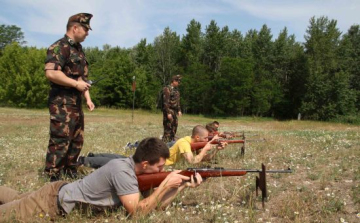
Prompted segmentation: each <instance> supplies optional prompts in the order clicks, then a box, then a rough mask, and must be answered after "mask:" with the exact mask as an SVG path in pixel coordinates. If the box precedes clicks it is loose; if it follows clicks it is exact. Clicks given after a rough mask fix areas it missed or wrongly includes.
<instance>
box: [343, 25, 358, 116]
mask: <svg viewBox="0 0 360 223" xmlns="http://www.w3.org/2000/svg"><path fill="white" fill-rule="evenodd" d="M338 54H339V58H340V63H341V64H340V65H341V69H342V70H344V71H345V72H347V73H349V75H350V77H349V79H350V88H351V89H352V90H354V91H355V94H356V108H357V110H358V111H360V65H359V61H360V26H359V25H353V26H351V27H350V29H349V30H348V32H347V33H346V34H345V35H344V36H343V38H342V40H341V43H340V50H339V52H338Z"/></svg>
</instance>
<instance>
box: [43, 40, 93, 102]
mask: <svg viewBox="0 0 360 223" xmlns="http://www.w3.org/2000/svg"><path fill="white" fill-rule="evenodd" d="M45 70H61V71H62V72H63V73H64V74H65V75H66V76H68V77H69V78H72V79H76V80H77V79H78V78H79V77H82V78H83V79H84V80H85V81H86V80H87V78H88V62H87V60H86V57H85V53H84V52H83V50H82V46H81V44H80V43H75V42H74V41H73V40H72V39H71V38H69V37H68V36H67V35H65V36H64V37H63V38H61V39H59V40H58V41H56V42H55V43H53V44H52V45H51V46H50V47H49V48H48V50H47V56H46V60H45ZM50 85H51V91H50V95H49V102H50V103H52V102H51V101H53V100H56V97H57V96H59V94H61V96H62V97H64V98H62V99H59V100H62V101H63V102H62V104H78V103H79V100H81V92H79V91H78V90H77V89H75V88H71V87H65V86H61V85H58V84H55V83H52V82H50ZM66 92H68V93H69V94H67V93H66ZM74 96H75V97H74Z"/></svg>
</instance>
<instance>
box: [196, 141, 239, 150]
mask: <svg viewBox="0 0 360 223" xmlns="http://www.w3.org/2000/svg"><path fill="white" fill-rule="evenodd" d="M221 142H227V143H228V144H232V143H244V142H245V140H242V139H241V140H214V141H211V144H220V143H221ZM207 143H208V142H193V143H190V146H191V150H192V151H196V150H199V149H202V148H204V146H205V145H206V144H207Z"/></svg>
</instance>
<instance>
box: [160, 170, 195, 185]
mask: <svg viewBox="0 0 360 223" xmlns="http://www.w3.org/2000/svg"><path fill="white" fill-rule="evenodd" d="M180 172H181V170H174V171H173V172H172V173H170V174H169V175H168V176H167V177H166V178H165V180H164V182H165V185H164V186H165V187H167V188H179V187H180V186H181V185H183V182H184V181H189V180H190V177H187V176H184V175H181V174H179V173H180Z"/></svg>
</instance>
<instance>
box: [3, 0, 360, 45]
mask: <svg viewBox="0 0 360 223" xmlns="http://www.w3.org/2000/svg"><path fill="white" fill-rule="evenodd" d="M79 12H86V13H91V14H93V15H94V17H93V18H92V19H91V22H90V25H91V27H92V31H90V32H89V36H88V37H87V38H86V40H85V41H84V42H83V43H82V45H83V46H84V47H99V48H100V49H102V47H103V46H104V45H105V44H109V45H111V46H112V47H114V46H119V47H122V48H131V47H133V46H135V45H136V44H138V43H139V42H140V40H141V39H144V38H146V40H147V42H148V43H152V42H153V41H154V39H155V37H157V36H159V35H161V34H162V33H163V31H164V29H165V28H166V27H169V28H170V29H171V30H172V31H174V32H176V33H177V34H178V35H180V37H182V36H183V35H185V34H186V28H187V26H188V24H189V23H190V21H191V20H192V19H195V20H196V21H198V22H200V24H201V27H202V31H203V32H205V29H206V26H208V25H209V24H210V21H211V20H214V21H215V22H216V23H217V25H218V26H219V27H220V28H222V27H224V26H228V27H229V30H230V31H232V30H234V29H237V30H239V31H240V32H241V33H242V34H243V35H245V34H246V33H247V32H248V31H249V30H250V29H255V30H260V29H261V27H262V26H263V25H264V24H266V25H267V27H268V28H270V29H271V34H272V35H273V38H274V39H276V38H277V36H278V35H279V33H280V32H281V30H283V29H284V28H285V27H286V28H287V29H288V34H294V35H295V37H296V40H297V41H298V42H304V35H305V34H306V29H307V27H308V25H309V20H310V18H311V17H313V16H315V18H319V17H321V16H327V17H328V19H334V20H336V21H337V28H338V29H339V30H340V31H341V32H342V33H346V32H347V30H348V29H349V28H350V27H351V26H352V25H355V24H359V23H360V13H359V12H360V1H359V0H337V1H335V0H62V1H58V0H57V1H55V0H0V24H1V25H2V24H4V25H16V26H18V27H20V28H21V30H22V31H23V32H24V36H25V41H26V42H27V44H26V45H27V46H35V47H37V48H43V47H44V48H47V47H48V46H50V45H51V44H52V43H53V42H55V41H56V40H58V39H60V38H61V37H62V36H63V35H64V34H65V32H66V28H65V27H66V23H67V20H68V18H69V17H70V16H71V15H74V14H77V13H79Z"/></svg>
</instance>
